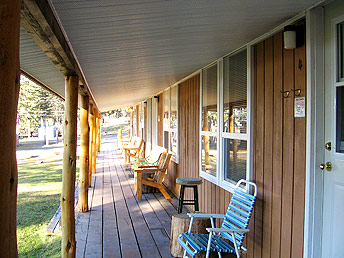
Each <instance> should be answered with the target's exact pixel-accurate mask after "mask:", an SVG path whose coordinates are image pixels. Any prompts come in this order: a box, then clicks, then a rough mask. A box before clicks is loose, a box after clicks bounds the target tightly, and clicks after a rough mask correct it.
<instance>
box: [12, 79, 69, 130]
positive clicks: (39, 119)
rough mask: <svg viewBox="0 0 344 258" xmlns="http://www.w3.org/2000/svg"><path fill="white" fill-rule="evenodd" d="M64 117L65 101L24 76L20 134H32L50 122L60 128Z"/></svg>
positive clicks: (21, 89) (21, 85) (21, 93)
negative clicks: (40, 126)
mask: <svg viewBox="0 0 344 258" xmlns="http://www.w3.org/2000/svg"><path fill="white" fill-rule="evenodd" d="M63 117H64V101H63V100H62V99H61V98H60V97H58V96H56V95H55V94H53V93H51V92H49V91H48V90H46V89H45V88H43V87H41V86H39V85H37V84H36V83H34V82H32V81H30V80H29V79H28V78H26V77H25V76H23V75H22V76H21V83H20V92H19V102H18V119H17V121H18V124H19V128H20V132H21V133H22V134H24V133H25V134H30V133H31V132H33V131H37V128H38V126H39V125H41V124H42V123H43V125H44V124H45V123H47V121H48V120H50V121H51V122H52V123H53V124H55V125H57V126H59V125H61V124H62V123H63Z"/></svg>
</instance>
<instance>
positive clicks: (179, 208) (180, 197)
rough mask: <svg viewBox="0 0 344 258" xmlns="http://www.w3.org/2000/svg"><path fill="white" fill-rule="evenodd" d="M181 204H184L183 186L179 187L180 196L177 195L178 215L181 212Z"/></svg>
mask: <svg viewBox="0 0 344 258" xmlns="http://www.w3.org/2000/svg"><path fill="white" fill-rule="evenodd" d="M183 202H184V185H181V188H180V194H179V205H178V213H182V211H183Z"/></svg>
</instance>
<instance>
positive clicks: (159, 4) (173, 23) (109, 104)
mask: <svg viewBox="0 0 344 258" xmlns="http://www.w3.org/2000/svg"><path fill="white" fill-rule="evenodd" d="M317 2H318V0H222V1H209V0H190V1H187V0H174V1H173V0H150V1H149V0H145V1H141V0H51V4H52V6H53V8H54V9H55V11H56V13H57V16H58V19H60V21H61V24H62V26H63V29H64V31H65V32H66V35H67V37H68V40H69V41H70V43H71V45H72V48H73V50H74V52H75V55H76V57H77V60H78V61H79V63H80V66H81V69H82V71H83V73H84V75H85V77H86V80H87V82H88V84H89V87H90V89H91V91H92V93H93V95H94V97H95V99H96V102H97V104H98V107H99V108H100V109H101V110H102V111H104V110H109V109H112V108H115V107H120V106H128V105H130V104H137V103H138V102H139V101H141V100H143V99H145V98H147V97H149V96H151V95H152V94H154V93H156V92H158V91H160V90H162V89H164V88H166V87H168V86H171V85H172V84H174V83H175V82H177V81H178V80H180V79H182V78H183V77H185V76H187V75H189V74H191V73H192V72H194V71H196V70H198V69H199V68H201V67H203V66H205V65H207V64H209V63H210V62H212V61H214V60H216V59H217V58H219V57H221V56H223V55H225V54H226V53H229V52H230V51H232V50H234V49H236V48H238V47H240V46H242V45H243V44H245V43H247V42H249V41H251V40H253V39H255V38H256V37H258V36H260V35H262V34H264V33H266V32H267V31H269V30H271V29H273V28H274V27H276V26H277V25H279V24H281V23H282V22H284V21H286V20H288V19H289V18H291V17H293V16H295V15H297V14H298V13H300V12H302V11H303V10H305V9H307V8H310V7H311V6H312V5H314V4H316V3H317ZM22 52H23V53H25V51H23V50H22ZM22 63H23V64H24V63H25V62H22ZM35 65H37V66H39V64H36V63H35ZM25 66H28V65H27V64H25ZM36 70H39V68H36ZM36 70H35V71H33V70H32V71H33V72H32V73H34V74H33V75H35V76H36V77H37V78H38V79H39V78H43V77H42V76H43V72H39V71H36ZM41 80H42V81H44V80H45V79H44V80H43V79H41ZM46 83H47V84H48V85H49V84H50V85H49V86H50V87H52V88H53V89H55V87H57V88H59V86H56V84H54V82H51V83H50V82H48V80H47V82H46ZM57 88H56V89H55V90H58V91H59V92H60V89H57Z"/></svg>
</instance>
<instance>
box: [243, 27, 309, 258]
mask: <svg viewBox="0 0 344 258" xmlns="http://www.w3.org/2000/svg"><path fill="white" fill-rule="evenodd" d="M305 56H306V53H305V46H303V47H299V48H296V49H295V50H286V49H284V48H283V34H282V32H281V33H278V34H276V35H275V36H273V37H271V38H269V39H267V40H265V41H263V42H261V43H259V44H258V45H256V46H255V67H256V69H255V82H256V83H255V110H256V116H255V117H256V119H255V125H254V146H255V148H254V178H255V181H256V183H257V185H258V189H260V191H259V193H258V202H257V205H256V208H255V221H254V222H255V225H254V236H255V239H256V242H255V245H254V249H253V250H254V252H253V253H251V254H252V255H251V256H249V257H255V258H259V257H302V252H303V226H304V224H303V221H304V205H305V170H306V118H305V117H303V118H295V117H294V98H296V97H297V96H295V95H296V94H297V91H295V93H294V90H298V89H300V90H301V94H300V96H298V97H305V93H306V58H305ZM281 91H289V97H287V98H284V97H283V94H282V93H281ZM257 239H261V240H262V241H261V243H259V242H258V241H257Z"/></svg>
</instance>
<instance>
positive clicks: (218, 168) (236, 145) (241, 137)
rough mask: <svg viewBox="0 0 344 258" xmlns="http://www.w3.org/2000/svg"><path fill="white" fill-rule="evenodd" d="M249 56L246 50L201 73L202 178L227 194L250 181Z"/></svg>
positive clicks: (220, 61)
mask: <svg viewBox="0 0 344 258" xmlns="http://www.w3.org/2000/svg"><path fill="white" fill-rule="evenodd" d="M247 52H248V51H247V49H246V48H245V49H244V50H241V51H239V52H236V53H234V54H232V55H229V56H227V57H225V58H223V59H221V60H219V61H218V62H217V63H216V64H214V65H212V66H210V67H208V68H206V69H203V70H202V80H201V82H202V85H201V114H200V115H201V132H200V145H201V146H200V160H201V161H200V162H201V164H200V170H201V171H200V175H201V176H202V177H204V178H205V179H207V180H209V181H211V182H213V183H215V184H217V185H219V186H221V187H222V188H225V189H226V190H231V189H233V186H234V185H235V184H236V183H237V182H238V181H239V180H240V179H249V167H250V166H249V165H248V164H249V162H250V156H249V155H248V153H249V149H250V124H251V123H250V120H249V118H250V103H249V94H250V92H251V91H250V90H249V86H250V84H249V83H248V81H249V76H248V71H249V69H248V67H249V64H248V60H249V59H248V53H247Z"/></svg>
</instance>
